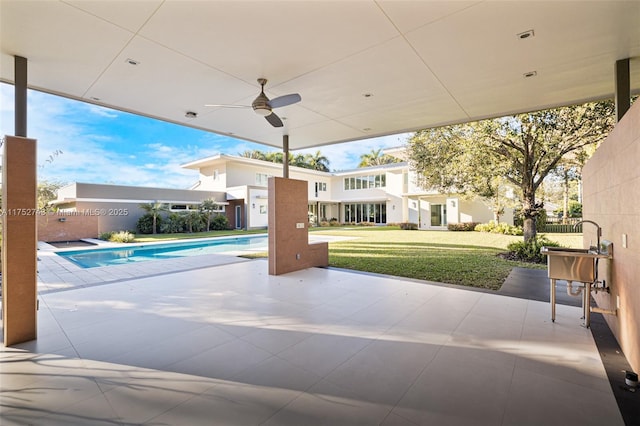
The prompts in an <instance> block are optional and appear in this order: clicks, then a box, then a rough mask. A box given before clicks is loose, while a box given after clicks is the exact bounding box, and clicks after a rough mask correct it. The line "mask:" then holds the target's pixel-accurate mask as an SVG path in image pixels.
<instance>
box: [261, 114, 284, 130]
mask: <svg viewBox="0 0 640 426" xmlns="http://www.w3.org/2000/svg"><path fill="white" fill-rule="evenodd" d="M265 119H266V120H267V121H268V122H269V124H271V125H272V126H273V127H282V126H284V124H282V120H280V117H278V116H277V115H276V114H274V113H273V112H272V113H271V114H269V115H267V116H266V117H265Z"/></svg>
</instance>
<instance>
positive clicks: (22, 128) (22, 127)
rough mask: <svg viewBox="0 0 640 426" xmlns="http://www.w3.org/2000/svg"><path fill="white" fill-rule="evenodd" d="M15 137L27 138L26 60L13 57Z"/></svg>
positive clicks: (20, 57)
mask: <svg viewBox="0 0 640 426" xmlns="http://www.w3.org/2000/svg"><path fill="white" fill-rule="evenodd" d="M13 60H14V70H15V77H14V80H15V87H14V90H15V94H14V102H15V112H14V114H15V135H16V136H23V137H27V59H26V58H23V57H22V56H15V57H14V59H13Z"/></svg>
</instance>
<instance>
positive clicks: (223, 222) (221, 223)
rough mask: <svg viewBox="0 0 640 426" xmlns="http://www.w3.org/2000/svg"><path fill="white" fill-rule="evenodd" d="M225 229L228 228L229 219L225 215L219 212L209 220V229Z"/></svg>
mask: <svg viewBox="0 0 640 426" xmlns="http://www.w3.org/2000/svg"><path fill="white" fill-rule="evenodd" d="M225 229H229V219H227V216H225V215H223V214H219V215H217V216H216V217H214V218H213V220H212V221H211V230H212V231H224V230H225Z"/></svg>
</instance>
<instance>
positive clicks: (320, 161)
mask: <svg viewBox="0 0 640 426" xmlns="http://www.w3.org/2000/svg"><path fill="white" fill-rule="evenodd" d="M305 159H306V163H307V164H308V165H309V168H310V169H313V170H319V171H321V172H328V171H329V159H328V158H327V157H325V156H324V155H322V153H321V152H320V150H318V151H316V153H315V154H307V155H306V156H305Z"/></svg>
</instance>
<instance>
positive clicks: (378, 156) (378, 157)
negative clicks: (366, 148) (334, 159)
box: [358, 148, 401, 167]
mask: <svg viewBox="0 0 640 426" xmlns="http://www.w3.org/2000/svg"><path fill="white" fill-rule="evenodd" d="M400 161H401V160H400V159H399V158H396V157H392V156H391V155H388V154H383V153H382V148H379V149H371V152H369V153H367V154H362V155H361V156H360V164H358V167H370V166H381V165H383V164H392V163H399V162H400Z"/></svg>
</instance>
